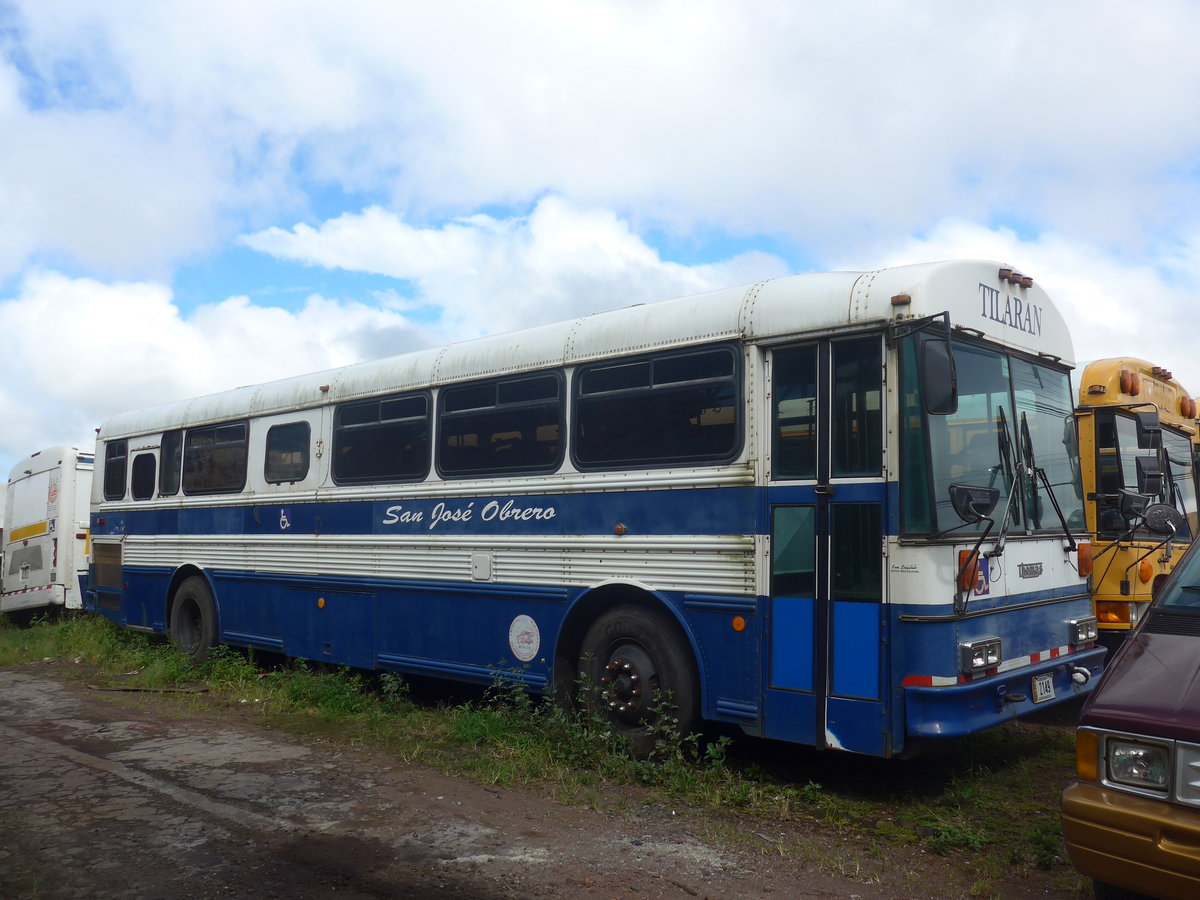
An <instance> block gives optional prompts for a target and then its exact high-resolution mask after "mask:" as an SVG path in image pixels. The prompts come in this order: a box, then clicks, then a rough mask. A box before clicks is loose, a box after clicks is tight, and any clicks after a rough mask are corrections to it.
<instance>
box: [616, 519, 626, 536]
mask: <svg viewBox="0 0 1200 900" xmlns="http://www.w3.org/2000/svg"><path fill="white" fill-rule="evenodd" d="M628 533H629V526H627V525H625V524H623V523H621V522H618V523H617V524H616V525H614V526H613V534H615V535H618V536H619V535H622V534H628Z"/></svg>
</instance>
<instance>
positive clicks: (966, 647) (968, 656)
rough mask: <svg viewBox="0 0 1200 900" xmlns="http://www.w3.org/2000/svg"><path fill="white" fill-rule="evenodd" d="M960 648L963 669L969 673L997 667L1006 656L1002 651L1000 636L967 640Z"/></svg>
mask: <svg viewBox="0 0 1200 900" xmlns="http://www.w3.org/2000/svg"><path fill="white" fill-rule="evenodd" d="M958 649H959V651H960V653H961V656H960V659H961V660H962V670H963V672H965V673H966V674H968V675H970V674H972V673H974V672H982V671H983V670H984V669H992V668H995V667H996V666H998V665H1000V660H1002V659H1003V658H1004V656H1003V654H1002V653H1001V652H1000V638H998V637H986V638H979V639H978V640H974V641H967V642H966V643H963V644H959V645H958Z"/></svg>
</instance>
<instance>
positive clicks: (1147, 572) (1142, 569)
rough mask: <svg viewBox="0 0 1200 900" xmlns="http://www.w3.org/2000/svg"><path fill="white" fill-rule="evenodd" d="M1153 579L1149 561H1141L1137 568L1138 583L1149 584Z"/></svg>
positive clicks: (1152, 569) (1152, 567)
mask: <svg viewBox="0 0 1200 900" xmlns="http://www.w3.org/2000/svg"><path fill="white" fill-rule="evenodd" d="M1153 577H1154V566H1152V565H1150V560H1148V559H1143V560H1142V562H1141V564H1140V565H1139V566H1138V581H1140V582H1141V583H1142V584H1149V583H1150V579H1151V578H1153Z"/></svg>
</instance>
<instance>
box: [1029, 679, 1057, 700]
mask: <svg viewBox="0 0 1200 900" xmlns="http://www.w3.org/2000/svg"><path fill="white" fill-rule="evenodd" d="M1053 699H1054V675H1053V674H1052V673H1050V672H1044V673H1042V674H1041V675H1034V676H1033V702H1034V703H1045V702H1046V701H1047V700H1053Z"/></svg>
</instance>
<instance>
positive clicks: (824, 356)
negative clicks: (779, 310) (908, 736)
mask: <svg viewBox="0 0 1200 900" xmlns="http://www.w3.org/2000/svg"><path fill="white" fill-rule="evenodd" d="M881 353H882V346H881V342H880V341H879V340H878V339H877V338H875V337H870V338H857V339H853V340H846V341H829V342H822V343H819V344H810V345H806V346H803V347H797V348H789V349H787V350H778V351H775V352H774V353H773V355H772V365H771V383H772V405H773V422H772V439H771V440H772V446H771V451H770V453H771V469H772V472H771V485H770V487H769V489H768V494H769V497H770V500H769V504H770V516H771V519H770V539H771V557H770V619H769V624H768V629H767V636H766V643H767V646H766V647H765V648H764V649H765V650H766V658H767V670H768V682H767V684H768V686H767V692H766V693H767V696H766V700H765V720H766V721H765V729H764V732H765V734H766V736H768V737H772V738H778V739H782V740H791V741H798V742H801V743H807V744H811V745H813V746H816V747H826V748H836V749H843V750H851V751H854V752H859V753H869V754H873V755H877V756H879V755H887V753H888V741H887V733H888V730H889V722H888V710H887V705H886V702H885V700H886V697H887V692H886V690H885V686H884V680H885V679H884V675H885V673H886V666H885V659H886V644H885V640H884V617H883V612H884V610H883V551H884V541H883V534H884V528H883V523H884V515H885V500H886V484H885V483H884V480H883V478H882V471H883V449H882V430H881V429H882V422H881V421H879V416H878V410H879V409H880V402H879V397H880V392H881V389H882V380H881V374H880V371H881V365H880V363H881V357H880V354H881Z"/></svg>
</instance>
